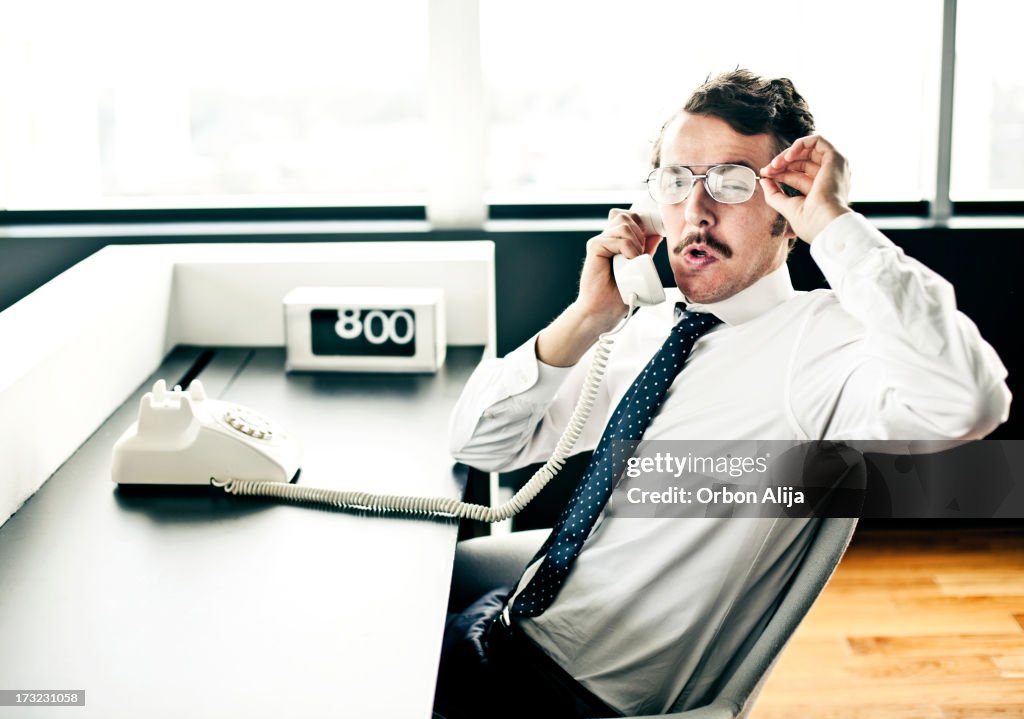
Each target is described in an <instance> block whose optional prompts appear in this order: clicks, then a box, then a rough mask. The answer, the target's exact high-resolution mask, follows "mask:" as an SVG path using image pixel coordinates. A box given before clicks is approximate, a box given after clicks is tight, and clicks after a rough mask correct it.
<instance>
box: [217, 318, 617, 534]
mask: <svg viewBox="0 0 1024 719" xmlns="http://www.w3.org/2000/svg"><path fill="white" fill-rule="evenodd" d="M635 309H636V302H635V299H634V300H633V301H632V302H630V305H629V312H627V313H626V316H625V318H624V319H623V320H622V322H620V323H619V325H618V327H616V328H615V329H614V330H611V331H610V332H606V333H604V334H603V335H601V336H600V337H599V338H598V341H597V347H596V348H595V350H594V358H593V360H592V361H591V363H590V368H589V369H588V370H587V376H586V378H585V379H584V381H583V389H582V390H581V391H580V397H579V399H578V400H577V401H576V407H575V408H574V409H573V413H572V418H571V419H570V420H569V424H568V426H567V427H566V428H565V431H564V432H563V433H562V436H561V438H560V439H559V440H558V445H557V446H556V447H555V451H554V452H553V453H552V455H551V457H550V458H549V459H548V461H547V462H545V463H544V466H543V467H541V468H540V469H538V470H537V471H536V472H535V473H534V475H533V476H532V477H530V480H529V481H528V482H527V483H526V484H524V485H523V486H522V487H521V488H520V489H519V491H518V492H516V493H515V495H513V496H512V498H511V499H509V500H508V501H507V502H505V503H504V504H502V505H500V506H498V507H487V506H485V505H483V504H469V503H467V502H462V501H459V500H457V499H451V498H448V497H416V496H406V495H398V494H374V493H372V492H359V491H354V490H337V489H321V488H317V487H303V486H299V485H295V484H288V483H286V482H267V481H259V480H245V479H217V478H216V477H211V478H210V483H211V484H212V485H213V486H214V487H220V488H222V489H223V490H224V491H225V492H227V493H229V494H237V495H244V496H260V497H273V498H275V499H285V500H290V501H293V502H306V503H311V504H321V505H326V506H329V507H336V508H348V509H363V510H371V511H386V512H398V513H402V514H413V515H432V516H439V517H458V518H465V519H475V520H477V521H480V522H501V521H503V520H506V519H509V518H510V517H512V516H514V515H516V514H518V513H519V512H521V511H522V510H523V508H524V507H526V505H528V504H529V503H530V502H531V501H533V499H534V497H536V496H537V495H538V494H540V491H541V490H542V489H544V487H545V486H546V485H547V483H548V482H550V481H551V480H552V478H554V477H555V475H557V474H558V472H559V471H560V470H561V469H562V467H563V466H564V464H565V460H566V459H567V458H568V457H569V455H570V454H571V453H572V449H573V447H575V446H576V441H577V440H578V439H579V437H580V434H581V433H582V432H583V427H584V426H585V425H586V423H587V420H588V419H589V418H590V413H591V411H592V410H593V408H594V402H595V401H596V400H597V393H598V391H599V390H600V388H601V381H602V380H603V379H604V374H605V371H606V369H607V367H608V355H609V354H611V350H612V346H613V345H614V340H613V339H612V337H613V336H614V335H616V334H618V333H619V332H620V331H622V328H623V327H625V326H626V323H627V322H629V318H630V317H631V316H632V315H633V311H634V310H635Z"/></svg>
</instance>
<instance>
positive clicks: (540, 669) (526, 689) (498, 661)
mask: <svg viewBox="0 0 1024 719" xmlns="http://www.w3.org/2000/svg"><path fill="white" fill-rule="evenodd" d="M509 592H510V588H509V587H503V588H501V589H497V590H494V591H492V592H489V593H488V594H485V595H484V596H483V597H481V598H480V599H479V600H477V601H476V602H474V603H473V604H472V605H471V606H470V607H469V608H468V609H466V610H465V611H464V612H462V613H461V614H456V615H454V616H452V617H451V618H450V619H449V621H448V624H447V625H446V626H445V634H444V642H443V644H442V649H441V666H440V669H439V671H438V676H437V688H436V691H435V694H434V712H435V714H434V716H435V718H437V717H443V718H444V719H479V718H481V717H487V718H488V719H505V718H507V719H512V717H515V719H522V717H526V716H558V717H565V718H566V719H571V718H579V719H590V718H592V717H616V716H621V714H619V713H618V712H617V711H615V710H614V709H612V708H611V707H609V706H608V705H607V704H605V703H604V702H602V701H601V700H600V699H598V698H597V697H596V696H594V695H593V694H592V693H590V692H589V691H587V690H586V689H585V688H584V687H583V686H581V685H580V684H579V682H577V681H576V680H575V679H573V678H572V677H571V676H570V675H569V674H568V673H566V671H565V670H564V669H562V668H561V667H560V666H558V664H557V663H555V661H554V660H552V659H551V658H550V657H549V656H548V655H547V654H545V653H544V652H543V651H542V650H541V649H540V648H539V647H537V645H536V644H534V643H533V641H531V640H530V638H529V637H527V636H526V635H524V634H523V633H522V632H521V631H520V630H518V629H516V627H515V626H514V625H513V626H512V627H506V626H504V625H503V624H502V623H501V622H500V621H497V619H498V615H499V614H500V612H501V608H502V606H503V605H504V603H505V599H506V598H507V597H508V595H509Z"/></svg>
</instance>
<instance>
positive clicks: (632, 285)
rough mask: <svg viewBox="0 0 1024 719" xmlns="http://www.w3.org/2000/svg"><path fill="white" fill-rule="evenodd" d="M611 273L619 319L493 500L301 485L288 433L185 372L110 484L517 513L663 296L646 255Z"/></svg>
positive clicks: (655, 226) (641, 207)
mask: <svg viewBox="0 0 1024 719" xmlns="http://www.w3.org/2000/svg"><path fill="white" fill-rule="evenodd" d="M630 211H632V212H637V213H639V214H640V215H641V218H642V221H643V223H644V224H646V225H648V227H649V228H650V229H652V230H654V231H656V232H660V233H662V235H664V227H663V226H662V224H661V215H660V212H659V211H658V209H657V206H656V205H654V204H653V201H647V202H639V203H637V204H636V205H634V206H633V207H631V208H630ZM612 269H613V272H614V274H615V282H616V284H617V285H618V288H619V292H620V294H622V298H623V302H624V303H626V304H627V305H628V306H629V308H630V311H629V312H628V313H627V314H626V317H625V318H623V320H622V322H620V323H619V326H618V327H616V328H615V329H613V330H612V331H610V332H606V333H605V334H603V335H601V337H600V338H599V339H598V342H597V345H596V347H595V348H594V356H593V359H592V361H591V363H590V368H589V370H588V371H587V376H586V378H585V379H584V381H583V389H582V390H581V391H580V396H579V399H578V400H577V401H576V407H575V408H574V409H573V414H572V417H571V418H570V419H569V423H568V425H567V426H566V428H565V431H564V432H563V433H562V436H561V438H560V439H559V440H558V444H557V446H556V447H555V451H554V452H553V453H552V455H551V457H550V458H549V459H548V461H547V462H546V463H545V464H544V466H543V467H541V468H540V469H539V470H537V471H536V472H535V473H534V475H533V476H532V477H531V478H530V480H529V481H528V482H527V483H526V484H525V485H523V487H522V488H521V489H520V490H519V491H518V492H516V493H515V495H514V496H513V497H512V498H511V499H509V500H508V501H507V502H505V503H504V504H502V505H500V506H498V507H487V506H484V505H482V504H469V503H466V502H460V501H459V500H457V499H451V498H448V497H412V496H402V495H389V494H375V493H372V492H359V491H346V490H333V489H320V488H317V487H303V486H300V485H295V484H292V483H291V482H292V481H293V480H294V479H295V477H296V476H297V475H298V471H299V448H298V442H297V441H296V440H295V439H294V437H291V436H289V435H288V434H287V433H285V432H282V431H281V430H280V428H279V427H276V426H274V425H272V424H271V423H270V421H269V420H267V419H265V418H264V417H262V416H260V415H259V414H258V413H256V412H254V411H253V410H250V409H248V408H245V407H241V406H240V405H236V404H232V403H228V402H223V401H221V400H214V399H209V398H207V397H206V394H205V392H204V391H203V387H202V384H201V383H200V382H199V381H198V380H193V382H192V384H191V385H190V386H189V387H188V389H186V390H182V388H181V387H175V388H174V389H173V390H172V391H168V390H167V386H166V383H165V382H164V381H163V380H159V381H157V383H156V384H155V385H154V386H153V391H152V392H147V393H146V394H145V395H144V396H143V398H142V402H141V405H140V407H139V417H138V420H137V421H136V422H135V423H134V424H133V425H132V426H131V427H129V428H128V429H127V430H126V431H125V433H124V435H122V436H121V438H120V439H118V441H117V442H116V443H115V445H114V456H113V464H112V475H113V480H114V482H116V483H118V484H204V485H205V484H212V485H213V486H214V487H219V488H221V489H223V490H224V491H225V492H228V493H230V494H238V495H254V496H264V497H275V498H278V499H286V500H291V501H296V502H309V503H314V504H324V505H328V506H331V507H340V508H351V509H361V510H373V511H389V512H399V513H406V514H413V515H440V516H445V517H458V518H466V519H475V520H478V521H482V522H500V521H502V520H505V519H509V518H511V517H512V516H514V515H516V514H518V513H519V512H520V511H522V509H523V508H524V507H525V506H526V505H527V504H529V503H530V501H532V500H533V498H534V497H536V496H537V494H539V493H540V491H541V490H542V489H543V488H544V487H545V485H547V483H548V482H549V481H551V479H552V478H553V477H554V476H555V475H556V474H558V471H559V470H560V469H561V468H562V466H563V465H564V464H565V461H566V459H567V458H568V457H569V455H570V454H571V453H572V449H573V447H574V446H575V445H576V441H577V440H578V439H579V436H580V434H581V433H582V431H583V427H584V425H585V424H586V422H587V419H588V418H589V417H590V411H591V408H592V407H593V405H594V402H595V400H596V399H597V394H598V390H599V388H600V386H601V380H602V378H603V377H604V368H605V366H606V364H607V361H608V355H609V354H610V353H611V349H612V344H613V340H612V336H613V335H615V334H617V333H618V332H619V331H621V330H622V328H623V327H625V325H626V323H627V322H629V318H630V316H631V315H632V311H633V309H635V308H636V307H637V306H639V305H651V304H657V303H659V302H662V301H663V300H664V299H665V292H664V290H663V289H662V286H661V280H660V279H659V278H658V273H657V271H656V270H655V268H654V262H653V261H652V260H651V257H650V255H641V256H639V257H637V258H635V259H632V260H627V259H625V258H624V257H622V256H621V255H620V256H617V257H614V258H612Z"/></svg>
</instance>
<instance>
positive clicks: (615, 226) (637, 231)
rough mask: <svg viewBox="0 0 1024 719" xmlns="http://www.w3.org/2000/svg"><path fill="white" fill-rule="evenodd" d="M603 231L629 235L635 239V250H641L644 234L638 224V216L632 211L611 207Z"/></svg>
mask: <svg viewBox="0 0 1024 719" xmlns="http://www.w3.org/2000/svg"><path fill="white" fill-rule="evenodd" d="M604 233H605V234H613V235H627V236H630V237H632V238H633V239H634V240H635V244H636V248H637V250H638V251H641V252H642V251H643V247H644V240H645V239H646V235H645V234H644V230H643V227H642V226H641V224H640V216H639V215H637V214H636V213H634V212H628V211H627V210H620V209H618V208H612V210H611V211H610V212H609V213H608V225H607V227H605V230H604Z"/></svg>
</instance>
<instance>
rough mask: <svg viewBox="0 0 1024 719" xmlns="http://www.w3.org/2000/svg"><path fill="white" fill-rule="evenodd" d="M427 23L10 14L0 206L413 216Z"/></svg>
mask: <svg viewBox="0 0 1024 719" xmlns="http://www.w3.org/2000/svg"><path fill="white" fill-rule="evenodd" d="M55 13H57V14H59V21H57V18H56V16H55ZM426 13H427V8H426V0H378V1H377V2H372V3H358V4H351V3H328V2H316V1H313V0H294V1H292V2H288V3H272V4H271V3H264V4H260V3H244V2H203V1H200V0H182V2H178V3H175V4H174V5H173V6H169V5H166V4H159V3H133V2H128V1H124V0H122V1H118V0H96V1H95V2H86V3H64V2H61V3H51V2H45V1H44V2H39V3H20V4H16V5H11V6H9V9H8V10H6V11H5V15H4V21H3V23H0V63H2V65H0V66H2V67H3V68H4V72H3V73H2V77H3V78H4V79H3V90H4V95H5V98H4V100H5V105H6V106H5V109H4V111H3V112H2V113H0V115H2V117H0V207H7V208H8V209H50V208H61V209H66V208H105V207H115V208H116V207H133V206H144V207H154V206H157V207H161V206H163V207H166V206H172V207H173V206H179V207H180V206H239V205H242V206H244V205H250V204H251V205H263V206H267V205H271V206H275V205H289V204H306V205H317V204H335V203H338V202H341V203H342V204H375V203H378V202H380V201H381V198H384V199H385V200H386V201H387V202H391V203H395V202H396V201H397V202H401V201H402V200H403V199H410V198H413V199H415V200H418V201H419V202H420V203H422V197H420V196H419V194H418V193H423V192H425V190H426V189H427V188H426V187H425V181H424V179H423V172H422V166H423V158H424V148H426V147H427V139H426V129H425V128H426V98H425V92H424V89H423V88H424V87H425V85H426V65H427V63H426V58H427V47H426V45H427V31H426ZM12 69H13V71H12Z"/></svg>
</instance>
